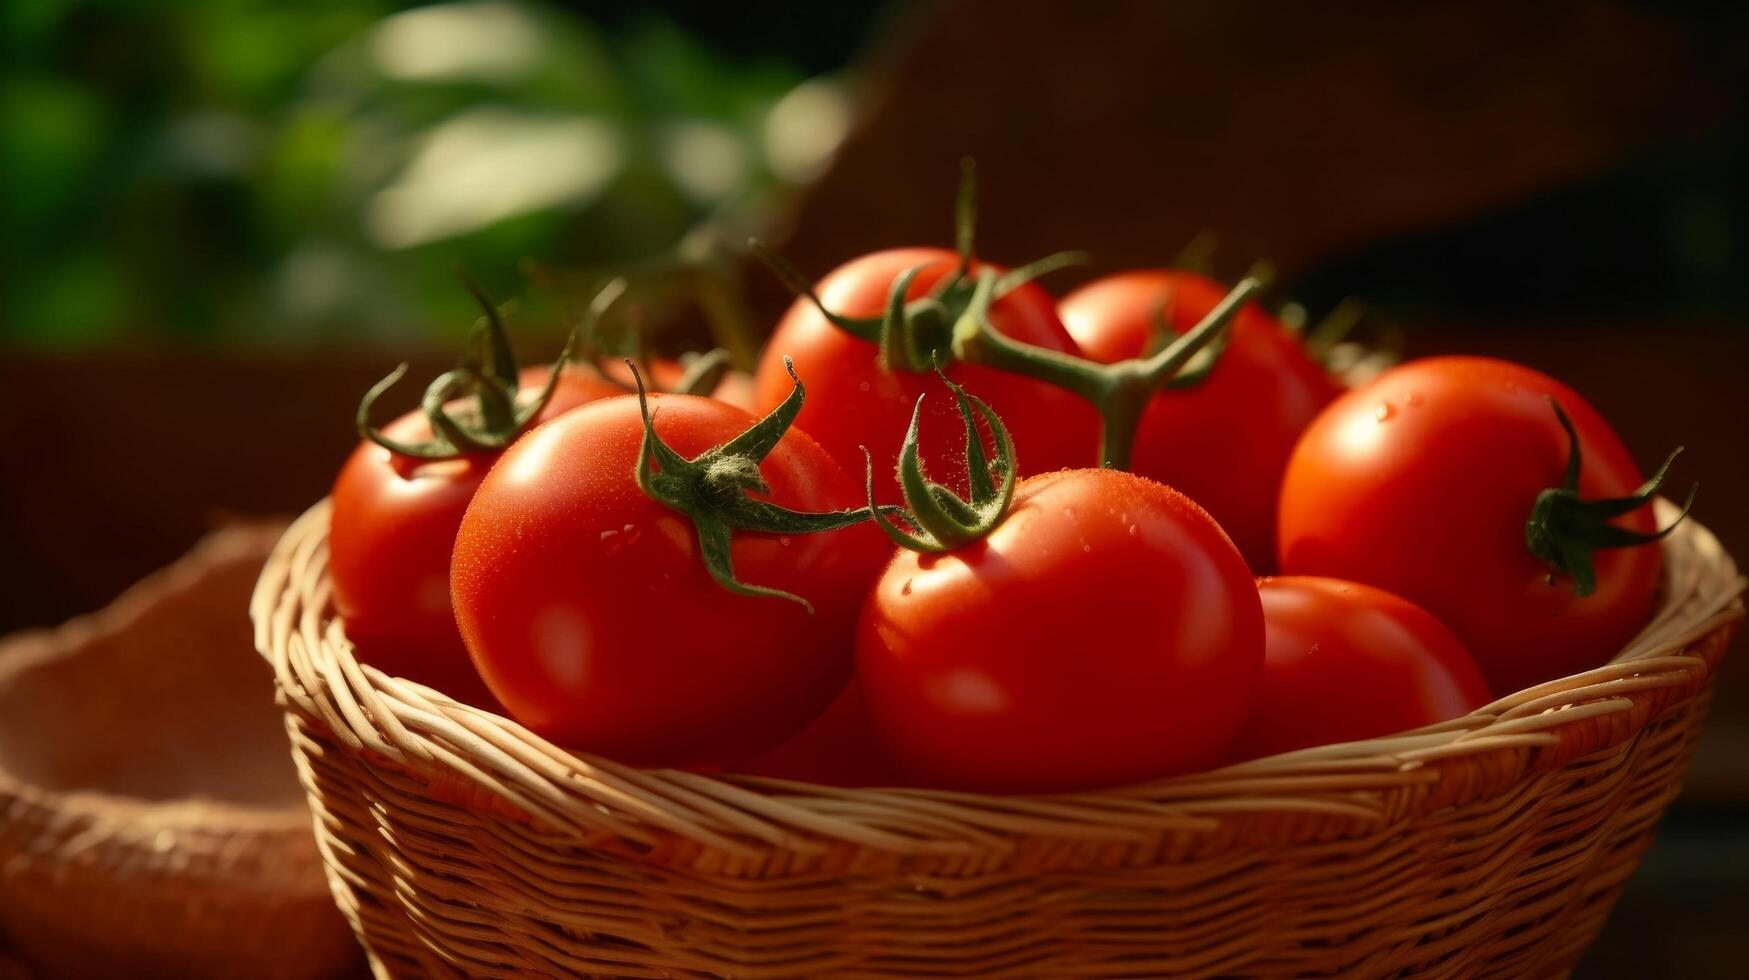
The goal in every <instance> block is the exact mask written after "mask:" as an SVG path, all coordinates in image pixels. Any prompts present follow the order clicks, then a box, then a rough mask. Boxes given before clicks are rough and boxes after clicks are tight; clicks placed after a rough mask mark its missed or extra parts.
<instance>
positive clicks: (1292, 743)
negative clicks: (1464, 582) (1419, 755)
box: [1234, 576, 1493, 759]
mask: <svg viewBox="0 0 1749 980" xmlns="http://www.w3.org/2000/svg"><path fill="white" fill-rule="evenodd" d="M1257 591H1258V594H1259V595H1260V596H1261V597H1262V598H1263V628H1264V632H1265V635H1266V636H1267V643H1266V648H1265V651H1264V658H1263V689H1262V692H1261V694H1260V695H1259V697H1258V701H1257V707H1256V709H1255V710H1254V711H1252V713H1251V723H1250V724H1249V725H1247V726H1246V729H1245V734H1244V735H1243V736H1241V737H1240V739H1239V745H1238V748H1237V750H1236V752H1235V753H1234V757H1235V758H1238V759H1252V758H1256V757H1258V756H1264V755H1274V754H1275V753H1277V752H1290V751H1292V750H1294V749H1301V748H1305V747H1307V746H1309V745H1326V744H1330V743H1333V742H1356V741H1360V740H1362V739H1368V738H1378V737H1380V736H1383V735H1392V734H1395V733H1397V732H1406V731H1408V730H1410V729H1412V728H1421V727H1422V726H1425V725H1432V724H1435V723H1437V722H1441V721H1446V720H1448V719H1451V718H1457V717H1459V716H1462V715H1466V714H1468V713H1470V712H1471V711H1473V710H1475V709H1476V708H1479V707H1481V706H1482V705H1484V704H1487V703H1488V702H1489V701H1491V700H1493V695H1491V694H1489V693H1488V685H1487V683H1486V682H1485V681H1483V680H1482V671H1481V669H1480V668H1478V667H1477V666H1476V661H1475V659H1474V658H1473V657H1471V656H1470V653H1469V651H1468V650H1465V649H1464V646H1463V644H1462V643H1459V642H1458V638H1457V637H1455V636H1453V635H1452V633H1451V630H1449V629H1446V628H1445V624H1443V623H1441V622H1440V621H1439V620H1437V619H1434V618H1433V616H1432V614H1430V613H1428V612H1427V611H1426V610H1425V609H1422V608H1421V607H1420V606H1417V605H1415V604H1414V603H1412V602H1410V601H1409V600H1407V599H1403V598H1399V597H1398V596H1394V595H1392V594H1390V593H1389V592H1386V591H1384V590H1383V589H1375V588H1373V587H1372V586H1370V585H1361V584H1359V583H1357V582H1343V581H1341V580H1338V579H1332V578H1309V577H1308V578H1300V577H1291V576H1290V577H1284V578H1267V579H1264V580H1263V581H1261V582H1259V583H1258V585H1257Z"/></svg>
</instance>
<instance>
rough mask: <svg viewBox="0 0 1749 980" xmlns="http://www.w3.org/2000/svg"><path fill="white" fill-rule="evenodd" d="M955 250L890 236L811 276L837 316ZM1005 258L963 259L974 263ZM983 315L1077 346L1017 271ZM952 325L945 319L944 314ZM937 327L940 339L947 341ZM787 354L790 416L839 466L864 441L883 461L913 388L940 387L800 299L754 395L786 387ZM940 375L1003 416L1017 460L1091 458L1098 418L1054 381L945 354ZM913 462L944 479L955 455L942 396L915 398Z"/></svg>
mask: <svg viewBox="0 0 1749 980" xmlns="http://www.w3.org/2000/svg"><path fill="white" fill-rule="evenodd" d="M958 263H959V258H958V256H956V255H955V254H954V253H953V252H950V251H947V250H946V249H939V248H899V249H891V250H888V251H884V252H875V253H872V254H870V255H865V256H863V257H862V258H859V259H856V260H854V261H851V262H848V263H846V264H844V265H842V266H839V267H838V268H837V269H836V270H834V271H833V272H832V273H831V274H830V275H828V276H826V278H824V279H822V280H820V282H819V284H818V287H817V291H818V293H819V296H820V299H821V300H822V301H823V302H824V303H825V305H826V308H827V309H829V310H831V311H832V312H833V313H835V314H838V315H840V316H848V317H871V316H879V315H880V313H881V312H882V311H883V310H884V309H886V306H887V294H888V292H889V291H890V290H891V288H892V284H893V281H894V280H895V279H897V278H898V277H899V276H900V275H901V274H903V273H904V272H905V271H906V270H907V269H911V268H914V267H917V266H922V267H923V270H922V272H920V273H919V274H918V276H917V278H916V280H915V281H913V282H912V283H911V288H910V291H909V293H908V295H909V296H910V297H911V298H912V299H917V298H920V297H922V296H924V295H926V294H927V293H928V292H929V290H930V289H932V288H934V287H935V286H936V285H937V284H938V283H940V282H941V281H942V280H943V278H944V277H947V276H950V275H952V274H953V272H954V270H955V269H956V268H957V267H958ZM979 269H991V270H993V271H995V272H997V273H998V274H999V273H1001V272H1004V271H1006V270H1004V269H1002V268H1001V267H999V266H993V265H989V264H986V263H973V266H972V272H973V273H974V274H975V273H976V272H977V271H978V270H979ZM989 318H990V325H991V326H992V327H993V328H994V329H995V330H997V331H999V332H1000V333H1002V334H1004V335H1005V336H1008V337H1011V338H1013V339H1015V340H1020V341H1024V342H1026V343H1029V344H1032V345H1034V346H1038V347H1044V348H1047V349H1050V350H1056V351H1066V352H1069V353H1075V352H1076V349H1075V342H1074V341H1072V340H1070V339H1069V335H1068V333H1066V332H1065V331H1064V330H1063V325H1062V323H1061V322H1060V321H1058V319H1057V314H1056V309H1055V306H1054V304H1053V303H1052V301H1051V298H1050V296H1049V295H1048V294H1047V293H1046V292H1045V291H1044V290H1043V289H1041V288H1039V287H1038V286H1037V285H1034V284H1032V283H1027V284H1025V285H1022V286H1020V287H1019V288H1018V289H1015V290H1014V291H1012V292H1010V293H1008V294H1007V295H1006V296H1003V297H1002V298H1001V299H998V300H996V301H995V302H994V303H993V304H992V305H991V307H990V314H989ZM948 326H951V324H948ZM945 347H946V344H945V338H944V343H943V348H944V350H945ZM786 355H787V356H789V357H792V358H794V360H795V366H796V371H797V373H798V374H799V375H800V376H801V377H803V378H805V379H807V382H808V387H809V395H810V397H809V399H808V403H807V405H806V406H804V407H803V408H802V414H801V417H800V418H799V419H798V420H797V423H796V424H797V425H799V426H800V427H801V428H802V429H803V430H804V431H806V432H808V433H809V434H810V435H812V436H813V437H814V438H815V439H818V440H819V441H820V445H822V446H824V447H826V450H827V451H828V452H830V453H831V454H832V455H833V457H834V458H835V459H837V460H838V461H839V462H840V463H841V464H843V465H844V467H845V468H847V469H851V470H854V471H857V472H860V471H861V470H862V468H863V456H862V447H863V446H867V447H868V448H869V450H870V451H871V452H872V453H873V454H874V462H875V472H877V473H891V472H892V468H893V466H894V465H895V463H896V461H897V459H898V452H899V443H900V441H901V439H902V438H903V436H904V433H905V427H906V424H907V423H908V422H909V421H910V419H911V410H912V408H913V407H914V406H915V405H916V403H917V399H918V398H919V397H920V396H922V395H924V394H926V393H931V392H937V391H939V388H938V385H939V384H940V382H938V381H936V379H935V377H934V376H933V375H932V374H931V373H930V372H928V371H888V370H886V369H885V368H883V367H882V366H881V363H880V357H879V355H880V351H879V348H878V346H877V345H876V344H874V343H871V342H870V341H867V340H863V339H861V338H859V337H856V336H854V335H852V334H850V333H848V332H847V331H845V330H843V329H841V328H840V327H838V326H836V325H835V324H833V323H832V322H831V321H830V320H827V319H826V318H825V317H824V316H822V315H821V314H820V311H819V310H818V309H816V308H815V307H814V305H813V304H812V303H810V302H809V301H808V300H807V299H805V298H803V299H798V300H796V302H795V303H794V305H792V306H791V307H790V310H789V312H788V313H786V314H785V315H784V318H783V320H782V321H781V322H780V323H778V326H777V331H776V333H774V334H773V335H772V337H771V342H770V343H769V344H768V345H767V347H766V353H765V356H764V358H763V359H762V360H761V361H760V363H759V368H758V370H757V371H756V372H755V373H754V376H753V384H754V398H755V402H756V404H757V405H758V406H759V409H760V411H767V410H769V409H770V408H771V407H773V406H775V405H776V404H777V403H779V402H781V401H782V400H783V399H784V397H785V396H786V395H788V393H789V375H788V374H787V373H786V372H785V370H784V366H783V358H784V357H785V356H786ZM947 376H948V377H949V378H952V379H953V380H954V381H956V382H959V383H960V384H962V385H964V386H965V387H967V388H968V389H970V390H972V391H976V392H977V393H978V394H979V396H981V397H982V398H983V399H984V400H985V401H987V402H989V403H990V405H991V406H992V407H993V408H994V409H995V410H996V411H997V412H998V413H999V414H1000V415H1001V416H1002V419H1003V421H1004V422H1005V423H1006V424H1007V425H1008V428H1009V430H1010V432H1012V434H1013V437H1014V444H1015V447H1016V450H1017V454H1018V458H1019V465H1020V472H1021V473H1022V474H1030V473H1045V472H1049V471H1051V470H1055V469H1062V468H1064V467H1071V466H1091V465H1093V464H1094V463H1096V462H1097V459H1096V455H1095V452H1096V448H1097V446H1098V440H1099V421H1098V417H1097V416H1096V415H1095V414H1094V412H1093V409H1092V407H1091V406H1089V405H1088V404H1087V403H1086V402H1084V401H1082V400H1081V399H1080V398H1078V397H1076V396H1075V395H1072V394H1070V393H1069V392H1067V391H1064V390H1062V389H1061V388H1057V387H1054V386H1052V385H1048V384H1045V383H1044V382H1042V381H1035V380H1033V379H1031V378H1024V377H1020V376H1018V375H1013V374H1008V373H1005V372H1002V371H997V370H994V369H991V368H987V367H981V366H978V365H975V364H966V363H963V362H958V361H954V362H951V363H950V364H949V365H948V367H947ZM923 432H924V436H923V463H924V467H925V469H927V470H928V471H929V472H930V473H931V474H934V475H935V478H936V479H939V480H943V481H947V482H949V483H950V484H951V483H953V481H955V480H957V479H958V475H959V473H960V470H961V469H963V466H964V462H963V461H964V458H965V457H964V429H963V427H962V426H961V425H960V419H959V416H958V414H957V413H956V412H955V411H954V408H953V404H952V401H951V400H950V399H941V398H934V399H929V400H928V401H927V402H926V403H925V405H924V408H923ZM877 496H878V499H879V500H880V501H881V502H882V503H897V502H898V499H899V496H898V490H897V487H896V485H894V484H893V483H892V481H890V480H882V481H880V482H879V484H878V494H877Z"/></svg>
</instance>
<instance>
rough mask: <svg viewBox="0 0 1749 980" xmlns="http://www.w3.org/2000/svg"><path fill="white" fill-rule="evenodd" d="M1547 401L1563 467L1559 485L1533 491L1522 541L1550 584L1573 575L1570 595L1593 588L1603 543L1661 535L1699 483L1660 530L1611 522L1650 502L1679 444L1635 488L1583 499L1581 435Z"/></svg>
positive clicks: (1622, 544) (1620, 544) (1630, 543)
mask: <svg viewBox="0 0 1749 980" xmlns="http://www.w3.org/2000/svg"><path fill="white" fill-rule="evenodd" d="M1549 405H1550V407H1551V408H1553V409H1554V411H1555V418H1557V419H1559V420H1560V423H1561V428H1562V429H1564V430H1566V433H1567V471H1566V474H1565V476H1564V478H1563V479H1562V481H1561V485H1560V486H1558V487H1550V488H1549V489H1547V490H1544V491H1543V492H1541V493H1539V494H1537V497H1536V503H1535V504H1533V505H1532V506H1531V509H1530V519H1529V520H1528V521H1526V522H1525V525H1524V543H1525V545H1526V547H1528V548H1529V549H1530V553H1531V554H1533V555H1535V556H1536V557H1537V558H1539V559H1540V560H1541V561H1542V562H1543V564H1545V565H1547V566H1548V567H1549V575H1548V580H1549V584H1550V585H1554V584H1555V577H1556V576H1557V575H1566V576H1568V577H1570V578H1571V579H1572V580H1573V594H1574V595H1576V596H1579V597H1581V598H1583V597H1585V596H1588V595H1591V594H1592V593H1593V592H1595V591H1597V572H1596V570H1595V569H1594V568H1593V566H1592V553H1593V552H1596V551H1599V550H1602V549H1605V548H1634V547H1638V546H1640V545H1646V544H1651V543H1653V542H1655V541H1660V540H1662V539H1663V538H1664V537H1665V536H1666V535H1668V534H1669V533H1670V532H1671V531H1674V530H1675V529H1676V525H1678V524H1681V523H1682V519H1683V518H1685V517H1687V516H1688V512H1689V509H1690V508H1692V507H1693V506H1694V495H1695V493H1696V492H1698V491H1699V490H1700V487H1699V485H1698V484H1697V485H1696V486H1694V487H1691V488H1690V489H1689V491H1688V499H1687V500H1686V501H1684V502H1683V504H1682V512H1681V513H1679V514H1677V515H1676V519H1675V520H1674V521H1671V522H1670V524H1669V526H1667V527H1665V528H1663V529H1662V530H1659V531H1655V532H1653V533H1651V534H1644V533H1641V532H1639V531H1629V530H1627V529H1625V528H1620V527H1616V526H1615V525H1613V524H1610V523H1609V521H1611V520H1613V519H1615V518H1617V517H1621V516H1623V515H1624V514H1629V513H1632V512H1633V511H1635V510H1638V509H1640V508H1641V507H1644V506H1645V505H1646V504H1647V503H1648V502H1650V501H1651V499H1652V497H1653V495H1654V494H1656V493H1657V492H1658V489H1659V488H1660V487H1662V486H1663V485H1664V478H1665V476H1666V475H1667V474H1668V473H1669V472H1670V464H1671V463H1673V462H1675V461H1676V457H1677V456H1680V455H1682V447H1680V446H1678V447H1677V448H1676V450H1675V451H1674V452H1672V453H1671V454H1670V455H1669V456H1667V457H1665V458H1664V464H1663V465H1662V466H1660V467H1658V472H1656V473H1653V474H1652V477H1651V479H1649V480H1647V481H1646V482H1645V483H1643V484H1641V485H1640V487H1639V489H1637V490H1635V491H1634V492H1633V493H1631V494H1629V495H1627V496H1625V497H1609V498H1605V499H1602V500H1584V499H1582V498H1581V497H1580V496H1579V471H1580V467H1581V465H1582V464H1583V460H1582V459H1581V456H1580V451H1579V434H1578V432H1577V431H1576V430H1575V429H1574V428H1573V421H1572V420H1571V419H1569V418H1568V417H1567V413H1566V412H1565V411H1563V410H1562V409H1561V404H1560V402H1557V401H1555V400H1554V399H1553V398H1550V399H1549Z"/></svg>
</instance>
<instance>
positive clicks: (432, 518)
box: [328, 367, 621, 706]
mask: <svg viewBox="0 0 1749 980" xmlns="http://www.w3.org/2000/svg"><path fill="white" fill-rule="evenodd" d="M547 374H548V369H547V368H544V367H534V368H529V369H527V370H525V371H523V372H522V373H521V384H522V388H523V390H524V391H538V390H539V389H540V386H541V385H543V384H545V383H546V379H547ZM620 393H621V389H620V388H618V387H616V386H614V385H611V384H609V383H607V382H606V381H603V380H601V379H600V378H597V377H594V376H593V375H591V374H590V373H588V372H583V371H566V372H565V373H564V374H562V375H560V377H559V382H558V384H557V385H556V387H555V388H554V391H553V397H552V399H551V400H550V401H548V403H547V405H546V407H545V408H544V409H542V411H541V414H540V416H539V418H543V419H544V418H551V417H552V416H554V415H557V414H559V413H560V412H563V411H566V410H567V409H570V408H574V407H576V406H577V405H580V404H583V403H584V402H587V401H591V400H593V399H596V398H603V397H607V396H609V395H617V394H620ZM383 431H384V433H385V434H386V435H388V436H389V437H390V438H391V439H395V440H397V441H400V442H407V443H419V442H423V441H425V440H427V439H429V438H430V437H431V425H430V423H429V422H428V421H427V420H426V418H425V416H424V414H423V413H422V412H418V411H414V412H409V413H407V414H406V415H403V416H401V417H400V418H398V419H396V420H395V421H393V422H391V423H389V424H388V425H387V426H385V427H384V429H383ZM496 459H497V454H495V453H482V454H476V455H472V456H467V457H462V458H459V459H452V460H440V461H424V460H418V459H413V458H411V457H407V456H401V455H399V454H397V453H394V452H391V451H389V450H388V449H386V448H384V447H382V446H379V445H377V444H376V443H374V442H370V441H368V440H366V441H361V442H360V443H359V444H358V447H357V448H356V449H354V450H353V451H352V455H351V456H349V457H347V460H346V463H345V464H344V465H343V466H341V468H340V475H339V477H338V478H337V479H336V480H335V482H334V489H333V491H332V493H331V494H330V497H331V499H332V501H333V509H332V510H331V512H330V514H329V518H328V521H329V524H328V571H329V576H330V578H331V579H332V580H333V583H334V605H335V608H336V609H337V610H338V611H339V613H340V616H341V619H342V621H343V622H344V623H345V627H346V635H347V638H349V639H350V640H352V642H353V644H354V646H355V647H356V648H357V654H358V658H359V659H360V660H361V661H363V662H365V663H368V664H371V665H373V666H375V667H377V668H378V669H380V670H382V671H383V672H384V673H387V674H391V675H394V676H397V677H405V678H408V679H409V680H414V681H418V682H419V683H421V684H425V685H427V686H430V687H433V688H436V689H437V690H440V691H442V692H444V693H445V694H448V695H449V696H450V697H453V698H457V699H459V700H462V701H465V702H468V703H470V704H476V705H483V706H489V705H491V704H493V701H492V698H491V695H490V694H489V693H488V692H487V691H486V688H485V686H484V685H482V684H481V683H480V678H479V676H478V675H477V674H476V673H475V672H474V668H473V665H472V664H471V663H469V661H468V656H467V650H466V648H464V647H463V646H462V640H461V635H460V634H459V633H457V632H456V627H455V616H454V615H453V614H452V613H451V611H450V601H449V557H450V546H451V544H453V543H454V541H455V534H456V529H457V528H458V527H460V526H461V522H462V512H463V511H465V510H466V509H467V506H468V501H469V500H471V499H472V498H473V496H474V491H475V489H476V488H477V487H479V485H480V481H481V480H482V479H484V478H485V475H486V471H487V470H488V469H490V468H491V466H492V463H493V461H494V460H496Z"/></svg>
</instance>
